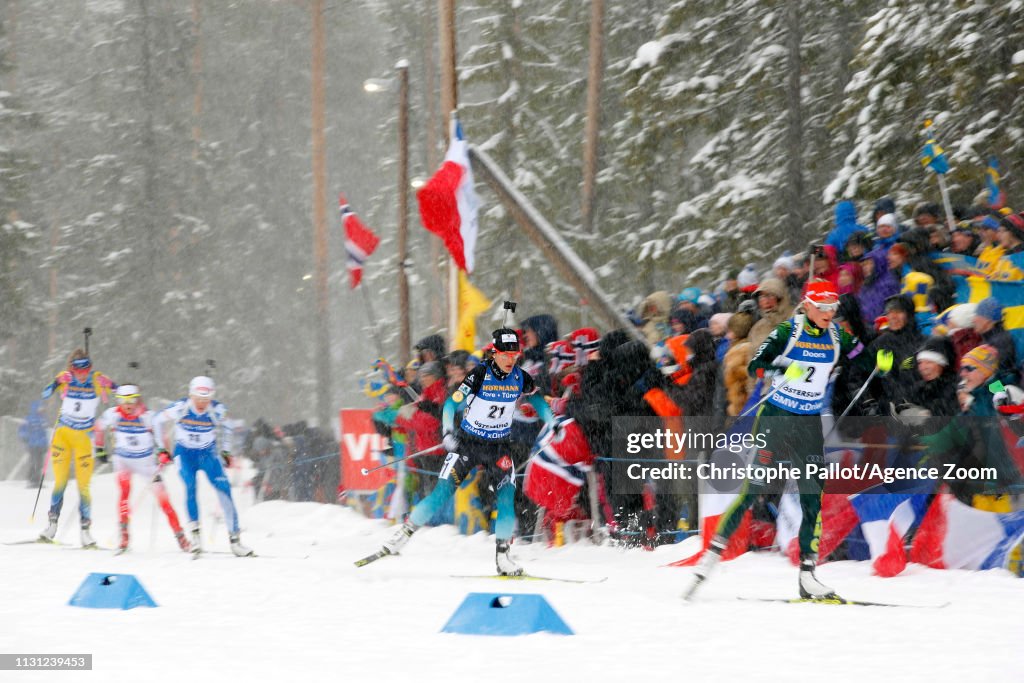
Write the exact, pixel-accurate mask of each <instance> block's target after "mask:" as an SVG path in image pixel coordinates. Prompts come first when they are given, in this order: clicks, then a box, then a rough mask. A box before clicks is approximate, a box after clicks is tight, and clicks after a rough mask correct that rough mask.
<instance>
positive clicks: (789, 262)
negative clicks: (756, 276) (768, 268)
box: [772, 256, 793, 271]
mask: <svg viewBox="0 0 1024 683" xmlns="http://www.w3.org/2000/svg"><path fill="white" fill-rule="evenodd" d="M776 268H785V269H786V270H790V271H791V270H793V259H792V258H790V257H789V256H780V257H779V258H777V259H775V263H773V264H772V270H775V269H776Z"/></svg>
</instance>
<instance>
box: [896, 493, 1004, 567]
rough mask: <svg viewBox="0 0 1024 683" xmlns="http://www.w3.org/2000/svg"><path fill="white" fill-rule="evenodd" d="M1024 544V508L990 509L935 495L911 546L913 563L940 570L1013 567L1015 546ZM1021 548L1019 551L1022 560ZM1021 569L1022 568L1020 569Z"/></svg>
mask: <svg viewBox="0 0 1024 683" xmlns="http://www.w3.org/2000/svg"><path fill="white" fill-rule="evenodd" d="M1021 543H1024V510H1018V511H1017V512H988V511H987V510H979V509H977V508H973V507H970V506H969V505H965V504H963V503H961V502H960V501H958V500H957V499H956V498H955V497H954V496H953V495H952V494H950V493H943V494H941V495H938V496H936V497H935V500H934V501H933V502H932V505H931V507H930V508H929V509H928V514H926V515H925V518H924V520H923V521H922V522H921V528H920V529H918V530H917V534H915V536H914V543H913V545H912V546H911V548H910V559H911V561H913V562H917V563H919V564H923V565H927V566H929V567H934V568H936V569H995V568H999V567H1009V566H1010V564H1011V559H1012V558H1013V556H1014V553H1015V551H1014V549H1015V548H1018V546H1020V544H1021ZM1020 552H1021V551H1020V549H1019V548H1018V549H1017V550H1016V554H1017V555H1018V558H1017V561H1018V562H1019V554H1020ZM1017 570H1018V572H1019V571H1020V567H1019V566H1018V568H1017Z"/></svg>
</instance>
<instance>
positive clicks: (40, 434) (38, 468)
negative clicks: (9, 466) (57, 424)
mask: <svg viewBox="0 0 1024 683" xmlns="http://www.w3.org/2000/svg"><path fill="white" fill-rule="evenodd" d="M46 427H47V421H46V417H45V416H44V415H43V402H42V401H32V406H31V407H30V408H29V411H28V415H27V416H26V417H25V421H24V422H22V423H21V425H20V426H19V427H18V437H19V438H20V439H21V440H22V441H23V442H25V447H26V448H28V476H26V477H25V478H26V479H27V480H28V484H27V486H28V487H29V488H31V487H33V486H36V483H35V478H36V477H37V476H42V474H43V458H44V457H46V449H47V448H48V447H49V445H50V436H49V433H48V431H47V429H46Z"/></svg>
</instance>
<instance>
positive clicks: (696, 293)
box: [679, 285, 742, 304]
mask: <svg viewBox="0 0 1024 683" xmlns="http://www.w3.org/2000/svg"><path fill="white" fill-rule="evenodd" d="M740 286H742V285H740ZM700 294H701V291H700V287H687V288H685V289H684V290H683V291H681V292H679V302H680V303H689V304H696V303H697V299H699V298H700Z"/></svg>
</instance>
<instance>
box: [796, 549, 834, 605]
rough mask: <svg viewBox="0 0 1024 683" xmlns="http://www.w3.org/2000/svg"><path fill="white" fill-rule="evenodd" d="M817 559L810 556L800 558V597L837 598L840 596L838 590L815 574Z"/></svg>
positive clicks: (805, 598) (816, 598)
mask: <svg viewBox="0 0 1024 683" xmlns="http://www.w3.org/2000/svg"><path fill="white" fill-rule="evenodd" d="M817 559H818V558H817V557H814V556H809V557H805V558H803V559H801V560H800V582H799V583H800V597H801V598H803V599H804V600H835V599H837V598H838V596H837V595H836V592H835V591H834V590H832V589H831V588H829V587H828V586H826V585H825V584H823V583H822V582H820V581H818V578H817V577H816V576H815V575H814V567H815V565H816V564H817Z"/></svg>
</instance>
